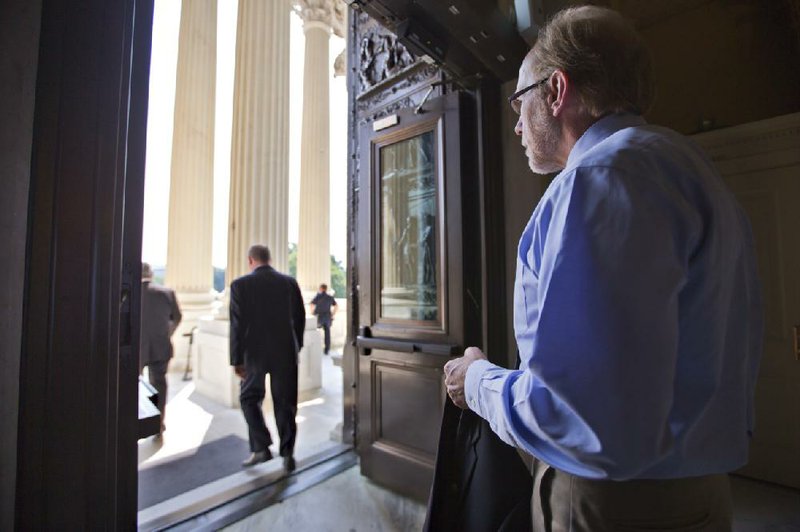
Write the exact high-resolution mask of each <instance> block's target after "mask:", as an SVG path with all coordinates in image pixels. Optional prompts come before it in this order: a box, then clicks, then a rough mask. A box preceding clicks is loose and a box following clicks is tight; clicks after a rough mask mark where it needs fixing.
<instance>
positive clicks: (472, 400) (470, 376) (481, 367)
mask: <svg viewBox="0 0 800 532" xmlns="http://www.w3.org/2000/svg"><path fill="white" fill-rule="evenodd" d="M493 367H496V366H495V365H494V364H492V363H491V362H489V361H488V360H476V361H475V362H473V363H472V364H470V365H469V367H468V368H467V377H466V378H465V379H464V398H465V399H466V400H467V406H469V408H470V410H472V411H473V412H475V413H476V414H478V415H480V416H481V417H484V416H483V415H482V414H481V410H480V406H481V405H480V396H481V394H480V386H481V378H482V377H483V374H484V373H485V372H486V371H487V370H488V369H491V368H493Z"/></svg>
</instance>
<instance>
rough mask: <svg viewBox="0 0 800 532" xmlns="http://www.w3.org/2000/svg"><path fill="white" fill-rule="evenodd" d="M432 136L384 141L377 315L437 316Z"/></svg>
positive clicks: (434, 182) (437, 296) (382, 150)
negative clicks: (379, 280) (379, 309)
mask: <svg viewBox="0 0 800 532" xmlns="http://www.w3.org/2000/svg"><path fill="white" fill-rule="evenodd" d="M433 154H434V136H433V132H432V131H429V132H427V133H423V134H422V135H419V136H416V137H413V138H411V139H408V140H404V141H402V142H398V143H395V144H391V145H388V146H384V147H383V148H381V153H380V170H381V236H382V238H381V245H382V247H383V249H382V250H381V253H382V255H381V257H382V259H383V260H382V265H383V268H382V270H383V271H382V272H381V281H382V283H381V316H382V317H384V318H394V319H407V320H424V321H438V320H439V306H438V301H439V285H438V280H437V275H436V272H437V271H438V270H439V256H438V255H439V254H438V253H437V252H436V249H437V242H436V218H437V216H438V213H437V212H436V171H435V164H434V156H433Z"/></svg>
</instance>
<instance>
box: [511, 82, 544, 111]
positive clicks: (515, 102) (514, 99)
mask: <svg viewBox="0 0 800 532" xmlns="http://www.w3.org/2000/svg"><path fill="white" fill-rule="evenodd" d="M552 75H553V74H552V73H551V74H548V75H547V77H545V78H542V79H540V80H539V81H537V82H536V83H531V84H530V85H528V86H527V87H525V88H523V89H520V90H518V91H517V92H515V93H514V94H512V95H511V96H509V97H508V103H509V104H511V108H512V109H513V110H514V112H515V113H517V114H519V113H520V109H521V108H522V102H521V101H520V99H519V97H520V96H522V95H523V94H525V93H526V92H528V91H532V90H533V89H535V88H536V87H538V86H539V85H542V84H543V83H544V82H546V81H547V80H548V79H550V76H552Z"/></svg>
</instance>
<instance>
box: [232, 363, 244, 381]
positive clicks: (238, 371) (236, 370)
mask: <svg viewBox="0 0 800 532" xmlns="http://www.w3.org/2000/svg"><path fill="white" fill-rule="evenodd" d="M233 372H234V373H236V376H237V377H239V378H240V379H246V378H247V371H246V370H245V369H244V364H241V365H239V366H233Z"/></svg>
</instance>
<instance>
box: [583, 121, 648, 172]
mask: <svg viewBox="0 0 800 532" xmlns="http://www.w3.org/2000/svg"><path fill="white" fill-rule="evenodd" d="M645 124H647V122H646V121H645V119H644V118H643V117H642V116H641V115H634V114H629V113H616V114H610V115H606V116H604V117H602V118H600V119H599V120H598V121H597V122H595V123H594V124H592V125H591V126H589V128H588V129H587V130H586V131H584V132H583V135H581V138H579V139H578V141H577V142H576V143H575V145H574V146H573V147H572V151H570V152H569V156H568V157H567V167H569V166H570V165H571V163H573V162H575V161H577V160H580V158H581V156H583V154H584V153H586V152H587V151H589V150H590V149H592V148H593V147H594V146H595V145H596V144H598V143H600V142H602V141H604V140H605V139H607V138H608V137H610V136H611V135H613V134H614V133H616V132H617V131H620V130H622V129H625V128H629V127H635V126H643V125H645Z"/></svg>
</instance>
